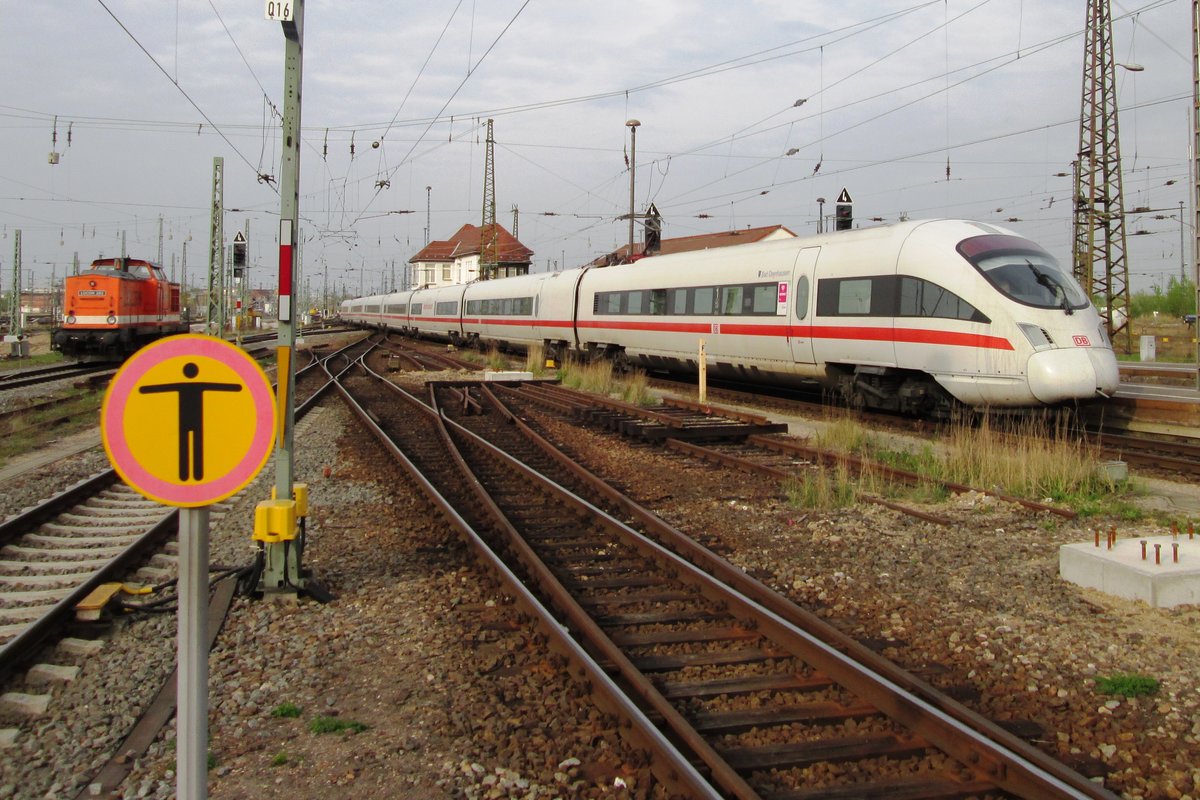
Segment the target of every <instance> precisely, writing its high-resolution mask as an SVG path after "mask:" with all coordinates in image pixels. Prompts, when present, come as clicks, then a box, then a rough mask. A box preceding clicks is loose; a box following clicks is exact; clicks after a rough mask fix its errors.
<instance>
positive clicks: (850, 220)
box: [833, 187, 854, 231]
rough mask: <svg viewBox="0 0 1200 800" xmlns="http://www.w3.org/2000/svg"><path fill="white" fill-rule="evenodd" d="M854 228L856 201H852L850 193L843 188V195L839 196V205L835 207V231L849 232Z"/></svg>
mask: <svg viewBox="0 0 1200 800" xmlns="http://www.w3.org/2000/svg"><path fill="white" fill-rule="evenodd" d="M853 227H854V201H853V200H851V199H850V193H849V192H848V191H846V189H845V187H843V188H842V193H841V194H839V195H838V198H837V203H836V204H835V205H834V219H833V229H834V230H835V231H848V230H850V229H851V228H853Z"/></svg>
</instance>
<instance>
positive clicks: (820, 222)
mask: <svg viewBox="0 0 1200 800" xmlns="http://www.w3.org/2000/svg"><path fill="white" fill-rule="evenodd" d="M817 207H818V208H819V209H820V211H819V212H818V214H817V233H824V232H825V198H824V197H818V198H817Z"/></svg>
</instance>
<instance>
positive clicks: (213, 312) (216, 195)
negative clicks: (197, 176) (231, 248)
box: [205, 156, 225, 336]
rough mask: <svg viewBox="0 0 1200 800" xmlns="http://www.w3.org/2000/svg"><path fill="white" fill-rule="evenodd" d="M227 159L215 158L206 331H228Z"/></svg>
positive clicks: (209, 227)
mask: <svg viewBox="0 0 1200 800" xmlns="http://www.w3.org/2000/svg"><path fill="white" fill-rule="evenodd" d="M224 218H225V159H224V157H222V156H215V157H214V158H213V179H212V216H211V219H210V222H209V226H208V316H207V317H206V318H205V332H207V333H208V334H209V335H210V336H224V335H225V226H224Z"/></svg>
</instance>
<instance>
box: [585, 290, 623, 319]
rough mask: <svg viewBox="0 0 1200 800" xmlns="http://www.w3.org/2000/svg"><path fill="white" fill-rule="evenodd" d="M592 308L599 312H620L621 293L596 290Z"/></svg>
mask: <svg viewBox="0 0 1200 800" xmlns="http://www.w3.org/2000/svg"><path fill="white" fill-rule="evenodd" d="M592 310H593V311H594V312H595V313H597V314H620V313H621V293H620V292H596V296H595V299H594V300H593V301H592Z"/></svg>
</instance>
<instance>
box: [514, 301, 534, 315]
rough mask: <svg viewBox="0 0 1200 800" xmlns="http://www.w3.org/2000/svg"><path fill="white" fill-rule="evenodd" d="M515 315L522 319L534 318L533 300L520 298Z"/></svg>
mask: <svg viewBox="0 0 1200 800" xmlns="http://www.w3.org/2000/svg"><path fill="white" fill-rule="evenodd" d="M513 313H515V314H519V315H521V316H522V317H532V316H533V298H532V297H521V298H518V299H517V300H516V309H515V310H514V311H513Z"/></svg>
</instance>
